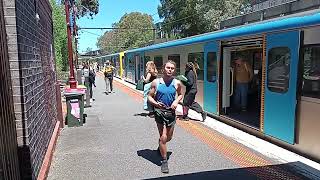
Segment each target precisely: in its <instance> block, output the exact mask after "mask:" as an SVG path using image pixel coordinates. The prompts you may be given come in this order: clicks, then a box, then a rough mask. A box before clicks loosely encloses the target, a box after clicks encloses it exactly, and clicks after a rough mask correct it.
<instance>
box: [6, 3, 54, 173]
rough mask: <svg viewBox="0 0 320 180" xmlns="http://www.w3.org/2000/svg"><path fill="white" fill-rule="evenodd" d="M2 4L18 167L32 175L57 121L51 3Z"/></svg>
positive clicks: (39, 166) (42, 155)
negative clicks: (6, 38) (10, 78)
mask: <svg viewBox="0 0 320 180" xmlns="http://www.w3.org/2000/svg"><path fill="white" fill-rule="evenodd" d="M4 6H5V12H6V13H5V19H6V29H7V36H8V47H9V61H10V71H11V76H12V89H13V94H14V95H13V99H14V110H15V116H16V127H17V140H18V146H19V161H20V171H21V174H22V176H23V177H24V178H25V179H30V178H31V177H32V179H36V177H37V175H38V173H39V170H40V168H41V165H42V162H43V158H44V155H45V153H46V150H47V147H48V144H49V141H50V138H51V136H52V133H53V130H54V126H55V123H56V121H57V108H56V106H57V103H56V94H55V93H56V91H55V82H56V76H55V69H54V67H55V66H54V61H53V57H52V56H53V55H52V51H53V50H52V44H53V42H52V41H53V40H52V38H53V37H52V19H51V6H50V4H49V2H48V0H15V1H13V0H4ZM37 17H39V18H37Z"/></svg>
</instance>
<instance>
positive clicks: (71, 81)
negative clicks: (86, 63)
mask: <svg viewBox="0 0 320 180" xmlns="http://www.w3.org/2000/svg"><path fill="white" fill-rule="evenodd" d="M71 1H72V0H71ZM69 2H70V0H65V1H64V6H65V12H66V22H67V36H68V37H67V38H68V60H69V69H70V77H69V84H70V88H71V89H76V88H77V82H76V81H75V78H74V69H73V49H72V39H71V25H70V11H69ZM71 4H72V3H71Z"/></svg>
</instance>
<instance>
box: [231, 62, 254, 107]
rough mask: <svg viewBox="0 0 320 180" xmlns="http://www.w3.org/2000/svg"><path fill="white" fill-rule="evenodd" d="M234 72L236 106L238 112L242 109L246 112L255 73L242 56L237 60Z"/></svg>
mask: <svg viewBox="0 0 320 180" xmlns="http://www.w3.org/2000/svg"><path fill="white" fill-rule="evenodd" d="M234 72H235V83H236V89H235V96H234V104H235V106H236V108H237V109H238V110H239V109H241V111H243V112H245V111H247V101H248V89H249V83H250V81H251V80H252V78H253V72H252V69H251V66H250V65H249V63H248V62H246V61H245V60H244V59H243V57H241V56H239V57H237V58H236V60H235V65H234Z"/></svg>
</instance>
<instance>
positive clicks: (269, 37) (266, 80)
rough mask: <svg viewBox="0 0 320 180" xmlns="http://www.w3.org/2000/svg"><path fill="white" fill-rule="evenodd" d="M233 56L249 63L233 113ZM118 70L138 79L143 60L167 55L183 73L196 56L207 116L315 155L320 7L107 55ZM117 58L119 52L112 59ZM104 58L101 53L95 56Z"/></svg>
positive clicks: (159, 60) (319, 144)
mask: <svg viewBox="0 0 320 180" xmlns="http://www.w3.org/2000/svg"><path fill="white" fill-rule="evenodd" d="M238 55H241V56H242V57H244V58H245V59H246V60H247V61H248V62H249V64H250V65H251V67H250V68H252V71H253V72H254V73H253V74H254V77H253V80H252V82H251V83H250V85H249V95H248V96H249V98H248V111H247V112H241V113H239V112H234V111H233V108H234V104H233V103H232V102H233V96H234V89H235V87H234V84H235V83H234V72H233V68H232V64H233V61H234V58H235V57H236V56H238ZM108 57H110V58H113V59H114V61H115V62H114V63H115V64H119V67H118V68H119V73H118V74H117V76H118V77H119V78H121V79H124V80H126V81H128V82H131V83H137V81H138V80H139V79H140V77H141V75H143V74H144V73H145V72H144V71H145V63H146V62H147V61H149V60H152V61H154V62H155V64H156V66H157V67H158V69H160V68H161V67H162V65H163V63H164V62H165V61H167V60H173V61H175V62H176V64H177V75H178V74H184V69H185V68H184V67H185V65H186V63H187V62H188V61H195V60H196V61H197V63H198V65H199V68H200V69H199V70H198V94H197V98H196V100H197V102H199V103H200V104H201V105H202V106H203V107H204V109H205V110H206V111H207V112H208V113H209V114H210V115H212V116H213V117H215V118H217V119H219V120H221V121H223V122H225V123H227V124H231V125H233V126H235V127H237V128H240V129H242V130H244V131H246V132H249V133H251V134H254V135H256V136H258V137H261V138H264V139H267V140H269V141H271V142H273V143H276V144H279V145H281V146H284V147H286V148H288V149H291V150H294V151H296V152H299V153H302V154H304V155H305V156H308V157H310V158H312V159H314V160H316V161H318V162H319V161H320V141H319V140H318V138H319V137H320V11H318V10H316V11H309V12H304V13H300V14H295V15H291V16H286V17H281V18H277V19H272V20H268V21H261V22H258V23H255V24H248V25H244V26H240V27H236V28H230V29H224V30H220V31H216V32H212V33H207V34H202V35H198V36H193V37H188V38H184V39H179V40H175V41H170V42H165V43H161V44H156V45H152V46H147V47H143V48H138V49H132V50H128V51H126V52H121V53H117V54H114V55H108ZM117 57H118V58H117ZM100 58H106V57H100Z"/></svg>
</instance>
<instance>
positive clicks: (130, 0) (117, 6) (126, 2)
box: [77, 0, 160, 53]
mask: <svg viewBox="0 0 320 180" xmlns="http://www.w3.org/2000/svg"><path fill="white" fill-rule="evenodd" d="M99 3H100V7H99V13H98V14H97V15H96V16H95V17H94V18H93V19H90V18H87V17H83V18H81V19H79V20H78V21H77V24H78V25H79V26H80V27H111V25H112V23H115V22H118V21H119V20H120V18H121V17H122V16H123V15H124V14H125V13H130V12H142V13H147V14H149V15H153V16H152V18H153V19H154V21H155V22H158V20H159V16H158V13H157V7H158V5H159V4H160V1H159V0H99ZM85 31H86V32H84V31H82V32H79V46H78V47H79V52H80V53H82V52H83V51H85V50H86V49H87V48H88V47H90V48H92V49H93V50H95V49H97V46H96V42H97V38H98V37H99V35H102V34H103V33H104V32H105V30H85ZM88 32H89V33H88Z"/></svg>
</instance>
